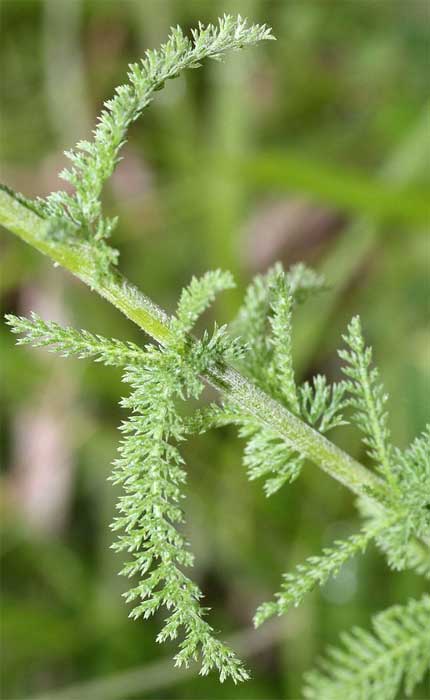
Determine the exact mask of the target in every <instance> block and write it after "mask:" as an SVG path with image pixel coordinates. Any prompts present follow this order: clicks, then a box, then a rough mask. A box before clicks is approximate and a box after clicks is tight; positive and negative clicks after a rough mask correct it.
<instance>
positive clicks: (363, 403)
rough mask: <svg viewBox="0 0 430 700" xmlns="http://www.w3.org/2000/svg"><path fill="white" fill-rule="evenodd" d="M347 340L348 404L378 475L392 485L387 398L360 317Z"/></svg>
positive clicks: (350, 325)
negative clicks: (353, 410)
mask: <svg viewBox="0 0 430 700" xmlns="http://www.w3.org/2000/svg"><path fill="white" fill-rule="evenodd" d="M344 340H345V342H346V344H347V345H348V347H349V350H341V351H340V352H339V356H340V357H341V358H342V360H344V361H345V362H346V363H347V364H346V366H345V367H344V368H343V371H344V373H345V374H346V376H347V377H348V378H349V379H348V385H347V386H348V391H349V393H350V400H349V403H350V405H351V406H352V407H353V408H354V409H355V413H354V421H355V423H356V425H357V426H358V427H359V428H360V430H361V431H362V432H363V434H364V443H365V445H366V446H367V447H368V454H369V457H371V458H372V459H373V460H374V461H375V463H376V466H377V469H378V471H380V473H381V474H382V475H383V476H384V477H385V478H386V479H388V480H389V481H391V483H393V481H394V475H393V467H392V463H391V462H392V448H391V445H390V431H389V429H388V425H387V413H386V411H385V408H384V406H385V403H386V402H387V400H388V396H387V395H386V394H385V393H384V390H383V387H382V385H381V384H379V383H378V370H377V369H376V368H373V369H371V368H370V365H371V361H372V349H371V348H367V347H366V346H365V343H364V339H363V334H362V331H361V323H360V319H359V318H358V316H355V317H354V318H353V319H352V321H351V323H350V324H349V326H348V332H347V334H346V335H345V336H344Z"/></svg>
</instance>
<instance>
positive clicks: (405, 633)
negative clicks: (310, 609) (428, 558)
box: [304, 595, 430, 700]
mask: <svg viewBox="0 0 430 700" xmlns="http://www.w3.org/2000/svg"><path fill="white" fill-rule="evenodd" d="M373 630H374V631H373V633H371V632H367V631H365V630H363V629H360V628H358V627H356V628H354V629H353V630H352V631H351V632H349V633H347V634H343V635H342V642H343V647H342V648H331V649H329V650H328V654H327V658H326V659H324V660H322V661H321V662H320V667H321V670H315V671H312V672H310V673H308V674H307V675H306V676H305V681H306V685H305V688H304V697H305V698H306V699H307V700H345V698H348V700H394V698H395V697H396V696H397V693H398V692H399V690H400V688H401V687H402V686H403V688H404V693H405V695H406V696H407V697H409V696H410V695H411V694H412V693H413V691H414V688H415V687H416V686H417V684H418V683H420V682H421V680H422V679H423V677H424V674H425V673H426V672H427V671H428V670H429V668H430V596H428V595H425V596H424V597H423V598H422V599H421V600H418V601H416V600H410V601H409V602H408V603H407V604H406V605H404V606H401V605H395V606H393V607H392V608H388V610H384V612H382V613H379V614H378V615H376V616H375V618H374V619H373Z"/></svg>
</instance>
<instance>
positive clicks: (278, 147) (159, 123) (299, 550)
mask: <svg viewBox="0 0 430 700" xmlns="http://www.w3.org/2000/svg"><path fill="white" fill-rule="evenodd" d="M223 12H232V13H236V12H240V13H241V14H243V15H245V16H247V17H249V19H250V20H252V21H259V22H266V23H268V24H270V25H272V27H273V30H274V33H275V35H276V36H277V41H276V42H270V43H266V44H264V45H260V46H257V47H255V48H253V49H248V50H246V51H244V52H241V53H240V54H235V55H233V56H229V57H228V59H227V60H226V61H225V63H221V64H216V63H213V62H212V63H207V64H205V66H204V67H203V68H201V69H200V70H199V71H192V72H190V73H188V74H187V75H184V76H182V77H181V78H180V79H179V80H175V81H173V82H171V83H169V84H168V85H167V86H166V89H165V90H164V91H163V92H161V93H160V94H159V95H158V96H157V99H156V100H155V102H154V103H153V104H152V105H151V107H150V108H149V109H148V110H147V111H146V112H145V114H144V117H143V118H142V120H140V121H139V122H138V123H137V124H136V125H135V126H134V127H133V129H132V131H131V134H130V140H129V143H128V144H127V146H126V148H125V149H124V160H123V161H122V163H121V165H120V166H119V168H118V170H117V172H116V174H115V175H114V177H113V179H112V181H111V183H110V184H109V186H108V187H107V189H106V193H105V196H106V206H107V208H108V209H109V210H110V211H111V212H114V213H118V214H119V216H120V224H119V227H118V229H117V231H116V233H115V240H114V243H115V245H116V246H117V247H118V248H119V250H120V252H121V260H120V264H121V268H122V270H123V272H124V273H125V274H126V276H127V277H129V278H130V279H131V280H132V281H133V282H135V283H137V284H138V285H139V286H140V287H141V288H142V289H143V290H144V291H145V292H146V293H147V294H148V295H149V296H150V297H152V298H153V299H154V300H155V301H157V302H158V303H159V304H161V305H162V306H164V307H165V308H166V309H168V310H173V308H174V304H175V302H176V299H177V297H178V294H179V292H180V289H181V287H182V286H183V285H184V284H185V283H187V281H188V280H189V279H190V277H191V275H193V274H201V273H202V272H203V271H205V270H206V269H208V268H215V267H223V268H228V269H230V270H231V271H232V272H233V273H234V274H235V276H236V279H237V281H238V289H237V290H235V291H234V292H229V293H227V294H225V296H224V297H223V298H222V300H221V301H220V302H219V303H218V307H217V318H218V319H219V320H222V321H228V320H229V319H231V318H232V317H233V316H234V314H235V310H236V309H237V306H238V304H239V303H240V299H241V295H242V293H243V290H244V289H245V286H246V284H247V282H248V281H249V280H250V278H251V277H252V275H253V274H255V272H257V271H260V270H264V269H266V268H267V267H268V266H269V265H270V264H272V263H273V262H274V261H275V260H282V261H283V263H284V264H285V265H286V266H288V265H289V264H291V263H292V262H296V261H298V260H303V261H305V262H307V263H309V264H311V265H314V266H315V267H317V268H318V269H319V270H322V271H325V272H326V274H327V276H328V281H329V282H330V283H331V285H332V286H331V289H330V291H328V292H327V293H325V294H324V295H323V296H320V297H319V298H318V299H317V300H315V301H313V302H312V303H309V304H308V305H307V306H306V307H304V308H303V310H300V312H299V313H298V315H297V318H296V335H295V352H296V359H297V368H298V374H299V376H300V377H301V378H306V377H309V376H311V375H312V374H313V373H315V372H318V371H320V372H321V371H322V372H326V373H327V374H328V375H329V377H330V378H332V379H333V378H336V377H338V376H339V366H338V360H337V355H336V348H337V347H339V345H340V343H341V333H342V331H343V330H344V328H345V326H346V323H347V322H348V320H349V319H350V317H351V316H352V315H353V314H356V313H360V314H361V316H362V321H363V326H364V329H365V332H366V336H367V339H368V341H369V343H371V344H372V345H373V347H374V352H375V358H376V360H377V363H378V364H379V366H380V369H381V373H382V376H383V378H384V381H385V384H386V387H387V390H388V391H389V393H390V396H391V400H390V408H391V428H392V432H393V436H394V441H395V443H396V444H397V445H399V446H400V447H404V446H406V445H407V443H408V442H409V441H410V440H411V439H412V438H413V437H414V436H415V435H416V434H417V433H418V432H419V431H420V430H421V429H422V428H423V427H424V424H425V420H426V415H427V416H428V413H429V411H428V408H429V398H428V397H429V396H430V393H429V389H430V381H429V373H430V372H429V364H430V363H429V347H430V345H429V330H428V325H427V322H428V311H429V306H428V292H429V271H430V237H429V207H428V197H427V198H426V194H427V193H428V185H429V181H430V172H429V171H430V143H429V142H430V138H429V137H430V133H429V131H430V128H429V124H430V103H429V102H428V88H429V80H428V68H429V48H430V32H429V4H428V2H427V0H407V2H403V1H402V2H401V1H400V0H399V1H397V0H376V1H375V0H369V1H367V0H331V1H328V0H327V1H326V0H320V1H319V2H318V1H310V0H300V1H299V0H244V1H243V2H233V1H229V0H225V2H221V1H220V0H176V1H175V0H122V1H117V0H105V1H98V0H91V1H84V0H45V1H44V2H42V1H31V2H30V1H25V0H13V1H12V0H3V2H2V4H1V31H2V39H1V42H0V55H1V67H2V68H1V73H2V79H1V92H2V94H1V130H0V137H1V145H0V155H1V162H2V167H1V180H2V181H3V182H6V183H7V184H9V185H10V186H12V187H14V188H15V189H17V190H19V191H22V192H23V193H25V194H26V195H28V196H33V195H45V194H47V193H48V192H50V191H51V190H53V189H56V188H58V187H60V186H62V185H61V183H60V182H59V181H58V180H57V177H56V173H57V172H58V170H59V169H61V167H63V165H64V164H65V158H64V156H63V155H62V152H63V150H64V148H66V147H69V146H71V145H73V144H74V143H75V142H76V141H77V140H78V139H81V138H83V137H85V136H87V135H88V133H89V131H90V129H91V127H92V125H93V124H94V122H95V118H96V115H97V113H98V111H99V110H100V107H101V105H102V102H103V100H104V99H106V98H107V97H109V96H110V95H111V93H112V91H113V88H114V87H115V86H116V85H117V84H119V83H120V82H122V81H123V80H124V76H125V73H126V69H127V64H128V62H130V61H132V60H137V58H138V57H139V56H142V55H143V52H144V50H145V48H148V47H156V46H157V45H158V44H159V43H160V42H161V41H163V40H164V38H165V37H166V35H167V33H168V29H169V27H170V26H171V25H176V24H180V25H181V26H182V27H183V28H184V29H188V28H190V27H192V26H193V25H195V24H196V23H197V22H198V20H201V21H203V22H208V21H212V20H214V19H216V17H217V16H218V15H219V14H222V13H223ZM0 245H1V260H0V293H1V304H2V312H6V311H12V312H14V313H28V312H29V310H31V309H33V310H35V311H37V312H38V313H40V314H41V315H42V316H44V317H46V318H50V319H54V320H61V321H63V322H66V323H69V324H73V325H74V326H76V327H84V328H87V329H89V330H92V331H95V332H100V333H102V334H104V335H108V336H109V335H113V336H117V337H122V338H129V339H132V340H134V341H136V342H143V338H142V336H141V335H139V332H138V330H137V329H136V328H135V327H133V326H132V325H131V324H130V323H129V322H128V321H127V320H126V319H125V318H123V317H121V315H120V314H119V313H118V312H117V311H116V310H115V309H113V308H110V307H109V305H108V304H107V303H105V302H104V301H102V300H101V299H99V298H97V297H96V296H93V295H91V293H90V292H89V290H88V289H87V288H85V287H84V286H83V285H82V284H80V283H79V282H77V281H75V280H73V279H72V278H71V277H70V276H69V275H68V274H67V273H65V272H64V271H61V270H59V269H54V268H53V266H52V264H50V263H49V262H48V261H47V260H46V259H43V258H42V257H41V256H40V255H39V254H38V253H36V252H34V251H32V250H31V249H30V248H29V247H27V246H25V244H23V243H22V242H19V241H18V240H16V239H14V237H13V236H12V235H11V234H9V233H8V232H4V231H3V232H2V236H1V242H0ZM1 369H2V388H3V392H2V396H1V399H0V408H1V423H2V431H1V440H0V447H1V462H2V471H1V486H2V495H1V501H0V505H1V511H2V522H3V525H2V534H1V554H2V559H1V562H2V564H1V568H2V612H1V633H2V661H1V683H2V697H3V698H7V699H9V698H10V699H13V698H19V699H23V698H30V697H31V698H33V697H34V698H35V697H38V698H39V697H49V698H58V700H60V699H61V698H63V699H65V698H69V699H70V698H74V699H75V700H76V699H77V698H83V699H86V698H92V699H94V698H100V699H101V698H103V700H107V699H117V700H126V699H127V698H143V699H144V698H153V699H156V700H160V699H161V698H166V699H170V698H172V699H174V698H178V699H179V698H181V699H184V698H187V699H192V698H200V699H201V698H206V699H212V698H213V699H217V700H218V699H219V700H221V699H223V698H225V699H227V698H228V699H229V700H231V699H232V698H235V699H236V698H237V699H239V698H246V699H247V700H252V699H254V698H255V699H258V700H269V699H274V700H275V699H276V700H280V699H283V698H288V699H290V700H291V699H294V698H297V697H299V695H300V686H301V676H302V673H303V672H304V671H305V670H306V669H307V668H308V667H309V666H310V665H311V664H312V661H313V660H314V658H315V656H316V655H317V654H318V653H320V652H322V650H323V648H324V646H325V645H326V644H327V643H334V642H335V641H336V640H337V636H338V633H339V632H340V631H341V630H342V629H345V628H348V627H351V626H352V625H354V624H359V625H363V626H368V624H369V620H370V616H371V615H372V614H373V613H374V612H375V611H377V610H378V609H380V608H381V607H385V606H387V605H389V604H392V603H395V602H402V601H405V600H406V598H407V597H408V596H412V595H418V594H419V593H420V592H421V591H422V590H423V589H424V584H423V583H422V581H421V580H420V579H419V578H418V577H416V576H415V575H413V574H409V573H401V574H391V573H390V572H389V571H388V570H387V568H386V565H385V563H384V560H383V559H382V557H381V556H380V555H379V554H378V553H377V552H376V551H375V550H374V549H372V550H371V551H370V552H369V554H368V555H367V556H366V557H365V558H362V559H360V560H357V561H354V562H353V563H352V564H350V565H349V566H347V567H345V569H344V570H343V571H342V572H341V574H340V575H339V577H338V579H336V580H335V581H333V582H331V583H330V584H329V585H327V586H326V587H325V588H324V589H323V590H322V591H317V592H315V593H314V594H312V595H311V596H309V598H308V599H307V601H306V602H305V604H304V605H303V606H302V607H301V608H300V609H298V610H295V611H293V612H292V613H291V614H290V615H288V616H287V617H286V618H284V619H281V620H279V621H275V623H274V624H268V625H267V626H266V627H263V628H262V629H261V630H260V631H259V632H258V633H255V635H254V633H253V632H252V630H251V629H250V626H251V619H252V614H253V612H254V609H255V607H256V605H257V604H258V603H260V602H261V601H262V600H265V599H268V598H269V597H270V596H271V594H272V593H273V592H274V591H275V590H278V588H279V583H280V577H281V573H282V572H284V571H286V570H288V568H292V567H293V566H294V565H295V564H296V563H298V562H299V561H300V560H302V559H303V558H304V557H306V556H309V555H311V554H312V553H316V552H318V551H319V550H320V548H321V547H322V546H324V545H326V544H328V543H329V542H331V541H332V540H333V539H335V538H336V537H338V536H344V535H346V534H349V533H350V532H351V531H353V530H354V529H355V528H357V525H358V523H357V518H356V514H355V510H354V504H353V497H352V496H351V495H350V494H349V493H348V492H347V491H346V490H345V489H343V488H342V487H341V486H340V485H338V484H337V483H334V482H332V481H331V480H330V479H329V478H328V477H327V476H325V475H324V474H323V473H322V472H320V471H319V470H318V469H317V468H316V467H313V466H312V465H308V466H307V468H306V469H305V471H304V474H303V476H302V478H301V479H300V480H299V482H296V483H295V484H293V485H292V486H291V487H287V488H284V489H283V490H281V492H280V493H278V494H277V495H275V496H273V497H272V498H271V499H266V498H265V497H264V494H263V492H262V489H261V484H259V483H257V482H254V483H252V484H251V483H249V482H248V481H247V479H246V475H245V470H244V468H243V466H242V464H241V444H240V441H239V440H238V439H237V437H236V435H235V434H234V431H230V430H220V431H218V432H214V433H212V434H209V435H207V436H204V437H202V438H200V439H196V440H194V441H193V442H192V443H190V444H189V445H187V446H186V448H185V450H184V452H185V455H186V459H187V464H188V472H189V485H188V497H187V501H186V519H187V529H188V534H189V537H190V538H191V541H192V546H193V549H194V551H195V553H196V567H195V570H194V572H193V576H194V577H195V579H196V580H198V581H199V583H200V585H201V586H202V587H203V590H204V591H205V593H206V602H207V604H208V605H210V606H211V607H212V613H211V620H212V621H213V624H214V625H215V627H216V628H217V629H220V630H222V634H223V636H224V637H228V636H229V635H233V641H234V644H235V647H236V648H237V649H238V651H239V653H242V654H243V655H244V656H245V657H246V658H247V662H248V665H249V666H250V667H251V669H252V675H253V677H252V680H251V681H250V682H249V683H247V684H246V685H243V686H241V687H234V686H233V685H231V684H229V683H226V684H224V685H223V686H220V685H219V684H218V681H217V680H216V678H215V677H214V676H211V677H209V678H206V679H202V678H199V677H196V676H195V673H193V672H191V673H189V674H184V673H181V672H178V671H173V670H172V664H171V661H170V658H171V651H172V650H171V649H169V647H168V646H167V647H166V646H163V647H161V646H158V645H157V644H155V642H154V638H155V635H156V633H157V630H158V628H159V621H158V620H153V621H150V622H146V623H144V622H137V623H135V622H131V621H129V620H128V619H127V610H126V606H125V604H124V602H123V600H122V598H121V592H122V591H124V590H125V589H126V586H127V582H126V581H125V580H122V579H121V578H119V577H118V576H117V574H116V572H117V570H118V569H119V566H120V561H119V559H118V556H117V555H114V554H113V553H112V551H111V550H110V549H109V545H110V543H111V541H112V535H111V532H110V530H109V528H108V523H109V522H110V521H111V519H112V517H113V514H114V504H115V499H116V496H117V493H116V492H115V489H114V488H113V487H112V485H110V484H109V483H108V482H107V481H106V478H107V476H108V475H109V470H110V466H109V465H110V462H111V461H112V459H114V457H115V453H116V445H117V441H118V434H117V425H118V424H119V422H120V420H121V419H122V418H123V417H124V416H123V415H122V414H121V410H120V409H119V408H118V399H119V397H120V396H121V393H122V392H123V391H124V387H123V386H122V385H121V382H120V375H119V372H118V371H116V370H115V369H112V368H103V367H99V366H95V365H93V364H89V363H86V362H79V361H78V360H67V361H66V360H63V359H61V358H57V357H54V356H52V355H50V354H48V353H46V352H42V351H40V352H39V351H34V350H29V349H22V348H21V349H16V348H15V347H14V343H13V338H12V337H11V336H10V335H9V333H8V331H7V329H6V328H5V327H4V326H2V327H1ZM333 439H334V440H335V441H336V442H338V444H339V445H341V446H342V447H344V448H346V449H347V450H348V451H349V452H350V453H351V454H353V455H354V456H355V457H357V458H358V459H361V460H363V461H364V462H365V461H366V457H365V455H364V454H363V448H362V446H361V445H360V441H359V437H358V436H357V434H356V432H355V431H353V430H351V429H349V428H344V429H342V430H341V431H339V432H338V433H336V434H335V435H334V436H333ZM81 684H82V685H81ZM60 689H61V690H60ZM415 697H417V698H429V697H430V687H429V686H427V688H423V687H421V688H420V689H419V690H417V692H416V695H415Z"/></svg>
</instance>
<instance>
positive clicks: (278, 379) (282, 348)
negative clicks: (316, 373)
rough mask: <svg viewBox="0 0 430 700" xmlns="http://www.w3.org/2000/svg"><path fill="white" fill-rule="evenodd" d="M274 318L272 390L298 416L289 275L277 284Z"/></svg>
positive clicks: (283, 275)
mask: <svg viewBox="0 0 430 700" xmlns="http://www.w3.org/2000/svg"><path fill="white" fill-rule="evenodd" d="M272 296H273V301H272V305H271V306H272V309H271V310H272V315H271V316H270V325H271V328H272V335H271V338H270V342H271V344H272V347H273V355H272V361H271V363H270V365H269V367H268V373H269V375H270V377H271V380H272V387H273V389H272V391H273V393H274V394H275V395H276V394H277V393H280V394H281V395H282V398H283V400H284V402H285V404H286V406H288V407H289V408H290V409H291V410H292V411H293V412H294V413H295V414H296V415H298V414H299V413H300V405H299V399H298V395H297V387H296V381H295V378H294V369H293V351H292V310H293V304H294V298H293V295H292V293H291V291H290V289H289V287H288V283H287V279H286V275H285V273H284V272H283V271H282V272H280V273H279V274H278V275H277V277H276V279H275V281H274V283H273V292H272Z"/></svg>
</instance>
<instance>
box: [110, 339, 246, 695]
mask: <svg viewBox="0 0 430 700" xmlns="http://www.w3.org/2000/svg"><path fill="white" fill-rule="evenodd" d="M187 378H188V374H187V373H186V374H185V375H183V376H181V374H180V373H179V372H178V362H177V358H176V356H175V354H173V353H170V352H166V351H160V350H155V349H151V350H150V349H148V350H147V353H146V357H145V361H144V363H143V364H142V366H138V367H130V368H128V370H127V371H126V373H125V375H124V381H126V382H127V383H128V384H130V385H131V387H132V389H133V391H132V393H131V395H130V396H129V397H128V398H126V399H123V401H122V405H123V406H124V407H125V408H128V409H130V410H131V412H132V416H131V417H130V419H129V420H128V421H127V422H126V423H124V424H123V425H122V427H121V431H122V433H123V435H124V436H125V438H124V440H123V441H122V442H121V446H120V455H121V456H120V458H119V459H118V460H117V461H116V462H115V469H114V473H113V477H112V480H113V481H114V483H120V484H122V486H123V489H124V491H125V495H124V496H122V497H121V498H120V499H119V503H118V510H119V512H120V515H119V517H118V518H116V519H115V521H114V523H113V529H114V530H121V531H123V534H121V535H120V536H119V539H118V542H117V543H116V544H115V545H114V549H115V550H116V551H118V552H122V551H126V552H128V553H129V554H130V555H131V557H132V559H131V561H130V562H129V563H128V564H126V565H125V566H124V568H123V569H122V571H121V573H122V574H124V575H126V576H128V577H131V576H136V575H138V576H139V579H140V581H139V583H138V585H137V586H135V587H133V588H131V589H130V590H129V591H128V593H126V595H125V598H126V601H127V602H135V601H137V603H136V605H135V607H134V608H133V610H132V612H131V613H130V616H131V617H132V618H134V619H136V618H138V617H139V616H143V617H144V618H148V617H149V616H151V615H153V614H154V613H155V612H156V611H157V610H158V609H159V608H160V607H165V608H166V609H167V610H168V613H169V614H168V617H167V619H166V620H165V623H164V627H163V629H162V631H161V632H160V633H159V634H158V636H157V641H158V642H164V641H166V640H168V639H176V638H177V637H178V635H179V634H180V633H181V632H182V631H183V634H184V637H183V639H182V641H181V642H180V651H179V652H178V653H177V654H176V656H175V662H176V665H177V666H182V665H185V666H188V665H189V663H190V661H192V660H193V659H197V658H198V657H199V656H201V661H202V665H201V671H200V672H201V673H202V674H206V673H208V672H209V671H210V670H212V669H213V668H216V669H217V670H218V672H219V674H220V680H221V681H223V680H224V679H225V678H227V677H231V678H232V679H233V680H234V681H235V682H237V681H240V680H245V679H246V678H247V677H248V674H247V672H246V671H245V670H244V668H243V667H242V665H241V663H240V661H239V660H238V659H237V658H236V657H235V655H234V654H233V652H232V651H230V650H229V649H228V648H227V647H226V646H225V645H224V644H222V643H221V642H220V641H218V640H217V639H216V638H215V637H214V634H213V629H212V627H211V626H210V625H209V624H208V622H206V620H205V619H204V616H205V615H206V613H207V609H205V608H202V607H201V606H200V599H201V598H202V593H201V591H200V590H199V588H198V587H197V586H196V584H195V583H193V582H192V581H191V580H190V579H189V578H188V577H187V576H186V575H185V574H184V573H183V571H182V568H183V567H190V566H192V564H193V556H192V554H191V553H190V551H189V544H188V542H187V541H186V540H185V538H184V537H183V535H182V534H181V533H180V532H178V530H177V526H178V525H180V524H181V523H182V522H183V512H182V508H181V501H182V499H183V493H182V489H183V486H184V482H185V480H186V473H185V470H184V467H183V459H182V457H181V455H180V453H179V450H178V448H177V447H176V444H177V443H180V442H182V441H183V440H184V439H185V436H186V431H185V427H184V423H183V421H182V419H181V417H180V415H179V414H178V412H177V410H176V408H175V399H177V398H183V397H184V396H190V394H191V395H192V396H194V397H197V396H198V394H199V389H200V388H201V385H200V384H199V383H198V382H194V384H193V385H191V387H190V384H189V383H188V381H187ZM172 442H174V443H175V444H172Z"/></svg>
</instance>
